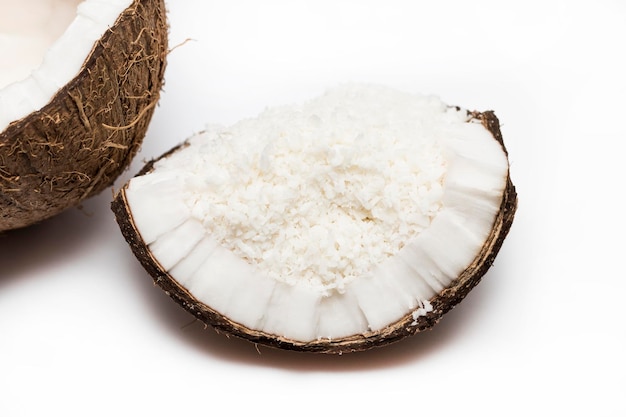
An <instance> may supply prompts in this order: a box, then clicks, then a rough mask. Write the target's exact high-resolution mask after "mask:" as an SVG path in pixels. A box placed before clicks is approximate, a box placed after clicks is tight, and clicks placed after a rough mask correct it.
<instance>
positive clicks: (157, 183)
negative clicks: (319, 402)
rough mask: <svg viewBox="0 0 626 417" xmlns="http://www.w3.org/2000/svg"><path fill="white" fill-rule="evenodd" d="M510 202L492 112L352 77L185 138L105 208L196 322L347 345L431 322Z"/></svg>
mask: <svg viewBox="0 0 626 417" xmlns="http://www.w3.org/2000/svg"><path fill="white" fill-rule="evenodd" d="M516 203H517V197H516V192H515V188H514V186H513V184H512V182H511V179H510V177H509V162H508V155H507V151H506V149H505V146H504V143H503V141H502V136H501V133H500V130H499V123H498V119H497V118H496V116H495V115H494V113H493V112H484V113H478V112H468V111H466V110H464V109H460V108H458V107H450V106H448V105H446V104H444V103H443V102H441V101H440V100H439V99H437V98H434V97H424V96H418V95H412V94H407V93H404V92H400V91H396V90H393V89H389V88H385V87H381V86H371V85H349V86H343V87H339V88H336V89H333V90H330V91H328V92H327V93H326V94H324V95H322V96H321V97H318V98H316V99H313V100H310V101H308V102H306V103H305V104H302V105H298V106H284V107H279V108H272V109H267V110H266V111H264V112H263V113H262V114H260V115H259V116H258V117H256V118H254V119H248V120H243V121H241V122H239V123H236V124H235V125H233V126H230V127H226V128H219V127H216V128H210V129H208V130H207V131H204V132H202V133H200V134H197V135H195V136H193V137H192V138H190V139H188V140H187V141H186V142H185V143H183V144H182V145H180V146H178V147H176V148H175V149H173V150H171V151H170V152H168V153H166V154H165V155H163V156H161V157H160V158H158V159H157V160H154V161H152V162H150V163H148V164H147V165H146V166H145V168H144V169H143V170H142V171H141V172H140V173H139V174H138V175H137V176H136V177H134V178H133V179H132V180H130V181H129V182H128V183H127V184H126V185H125V186H124V187H123V188H122V189H121V190H119V192H118V193H117V194H116V197H115V199H114V201H113V203H112V208H113V211H114V212H115V214H116V218H117V221H118V223H119V226H120V228H121V231H122V233H123V235H124V237H125V238H126V240H127V241H128V243H129V244H130V246H131V248H132V250H133V252H134V253H135V255H136V257H137V258H138V259H139V261H140V262H141V263H142V264H143V266H144V267H145V268H146V270H147V271H148V272H149V273H150V275H151V276H152V277H153V278H154V280H155V282H156V283H157V284H158V285H159V286H160V287H162V288H163V289H164V290H165V291H166V292H167V293H168V294H169V295H170V296H171V297H172V298H173V299H174V300H175V301H177V302H178V303H179V304H180V305H181V306H182V307H184V308H185V309H187V310H188V311H189V312H190V313H191V314H193V315H194V316H195V317H197V318H198V319H199V320H202V321H203V322H205V323H207V324H209V325H211V326H213V327H214V328H215V329H217V330H219V331H221V332H224V333H227V334H231V335H235V336H239V337H242V338H245V339H247V340H249V341H251V342H254V343H258V344H263V345H268V346H273V347H277V348H284V349H291V350H300V351H310V352H323V353H347V352H353V351H360V350H365V349H369V348H372V347H377V346H383V345H386V344H389V343H392V342H396V341H398V340H400V339H403V338H405V337H407V336H409V335H412V334H415V333H416V332H419V331H421V330H424V329H428V328H430V327H432V326H433V325H434V324H435V323H437V322H438V321H439V319H440V318H441V317H442V315H443V314H444V313H446V312H447V311H449V310H450V309H451V308H452V307H454V306H455V305H456V304H457V303H459V302H460V301H461V300H462V299H463V298H464V297H465V296H466V295H467V293H468V292H469V291H470V290H471V289H472V288H473V287H474V286H475V285H476V284H477V283H478V282H479V280H480V279H481V277H482V276H483V275H484V274H485V272H486V271H487V270H488V268H489V267H490V266H491V265H492V263H493V262H494V258H495V256H496V254H497V253H498V250H499V249H500V247H501V245H502V243H503V240H504V238H505V236H506V235H507V232H508V230H509V228H510V226H511V223H512V221H513V217H514V213H515V209H516Z"/></svg>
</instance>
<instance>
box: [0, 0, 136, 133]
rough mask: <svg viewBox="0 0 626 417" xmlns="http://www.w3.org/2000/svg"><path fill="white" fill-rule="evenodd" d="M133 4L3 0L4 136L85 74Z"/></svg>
mask: <svg viewBox="0 0 626 417" xmlns="http://www.w3.org/2000/svg"><path fill="white" fill-rule="evenodd" d="M131 3H132V0H109V1H102V0H84V1H82V2H81V1H79V0H0V10H1V11H2V12H1V13H0V56H1V57H2V59H1V60H0V132H2V131H3V130H4V129H5V128H6V127H7V126H8V125H9V123H11V122H13V121H15V120H19V119H21V118H23V117H25V116H27V115H28V114H30V113H32V112H33V111H36V110H39V109H40V108H41V107H43V106H44V105H46V104H47V103H48V102H49V101H50V99H51V98H52V97H53V95H54V94H55V93H56V92H57V91H58V90H59V89H60V88H62V87H63V86H64V85H66V84H67V83H68V82H69V81H70V80H72V78H74V77H75V76H76V75H77V73H78V72H79V71H80V69H81V67H82V65H83V63H84V61H85V58H86V57H87V55H88V54H89V52H90V51H91V50H92V48H93V47H94V44H95V42H96V41H97V40H98V39H99V38H100V37H101V36H102V35H103V34H104V32H105V31H106V30H107V29H108V28H109V27H111V26H113V24H114V23H115V21H116V20H117V18H118V16H119V15H120V14H121V13H122V12H123V11H124V10H125V9H126V8H127V7H128V6H129V5H130V4H131Z"/></svg>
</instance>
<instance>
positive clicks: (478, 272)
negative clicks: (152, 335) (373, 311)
mask: <svg viewBox="0 0 626 417" xmlns="http://www.w3.org/2000/svg"><path fill="white" fill-rule="evenodd" d="M468 115H469V116H470V118H471V119H472V120H474V121H478V122H480V123H481V124H482V125H483V126H484V127H485V128H486V130H488V131H489V132H490V133H491V135H492V136H493V138H494V140H495V141H497V142H498V143H499V144H500V146H501V147H502V150H503V151H504V153H505V154H506V155H507V156H508V154H507V152H506V149H505V146H504V142H503V139H502V134H501V132H500V126H499V122H498V119H497V117H496V116H495V114H494V113H493V112H491V111H487V112H483V113H480V112H471V113H468ZM185 146H187V145H186V144H182V145H180V146H178V147H176V148H174V149H172V150H171V151H169V152H168V153H166V154H164V155H163V156H161V157H160V158H158V159H156V160H153V161H151V162H149V163H148V164H147V165H146V166H145V167H144V168H143V169H142V170H141V172H139V173H138V175H137V176H142V175H145V174H147V173H150V172H152V171H153V168H154V164H155V163H156V162H157V161H159V160H160V159H162V158H165V157H168V156H170V155H172V154H173V153H175V152H177V151H179V150H180V149H183V148H184V147H185ZM127 186H128V184H127V185H126V186H125V187H124V188H122V189H121V190H119V192H118V193H117V194H116V196H115V199H114V201H113V202H112V204H111V207H112V210H113V212H114V213H115V216H116V220H117V222H118V224H119V227H120V229H121V232H122V234H123V236H124V238H125V239H126V241H127V242H128V243H129V245H130V247H131V249H132V251H133V253H134V254H135V256H136V257H137V259H138V260H139V261H140V262H141V264H142V265H143V267H144V268H145V269H146V271H147V272H148V273H149V274H150V275H151V276H152V278H153V279H154V282H155V283H156V284H157V285H158V286H160V287H161V288H162V289H163V290H164V291H165V292H166V293H167V294H168V295H169V296H170V297H171V298H172V299H173V300H175V301H176V302H177V303H178V304H179V305H181V306H182V307H183V308H184V309H186V310H187V311H188V312H189V313H191V314H192V315H193V316H195V317H196V318H197V319H198V320H201V321H202V322H204V323H206V324H208V325H210V326H212V327H214V328H215V329H216V330H218V331H219V332H223V333H226V334H228V335H233V336H237V337H240V338H243V339H246V340H248V341H251V342H253V343H256V344H261V345H266V346H270V347H275V348H281V349H288V350H296V351H306V352H317V353H330V354H342V353H347V352H355V351H362V350H366V349H370V348H373V347H380V346H384V345H388V344H390V343H393V342H397V341H399V340H401V339H404V338H406V337H408V336H410V335H413V334H415V333H417V332H420V331H423V330H426V329H430V328H431V327H432V326H434V325H435V324H436V323H437V322H439V320H440V319H441V318H442V316H443V315H444V314H445V313H446V312H448V311H449V310H450V309H452V308H453V307H454V306H456V305H457V304H458V303H459V302H460V301H461V300H462V299H463V298H464V297H465V296H466V295H467V294H468V293H469V292H470V290H471V289H472V288H474V286H476V284H478V282H479V281H480V280H481V278H482V277H483V275H484V274H485V273H486V272H487V270H488V269H489V268H490V267H491V265H492V264H493V262H494V259H495V257H496V255H497V253H498V251H499V250H500V248H501V246H502V244H503V241H504V239H505V237H506V236H507V233H508V232H509V229H510V227H511V224H512V222H513V218H514V214H515V211H516V207H517V194H516V190H515V187H514V185H513V183H512V182H511V179H510V177H509V176H508V174H507V178H506V185H505V188H504V191H503V193H502V199H501V203H500V208H499V211H498V212H497V215H496V216H495V220H494V222H493V226H492V228H491V231H490V232H489V234H488V237H487V239H486V240H485V242H484V245H483V246H482V249H481V250H480V251H479V253H478V254H477V255H476V257H475V259H474V260H473V261H472V262H471V264H470V265H469V266H467V268H466V269H465V270H463V271H462V273H460V274H459V275H458V277H457V278H456V279H454V280H453V281H452V283H451V284H450V285H448V286H447V287H446V288H445V289H444V290H442V291H440V292H439V293H438V294H436V295H435V296H433V297H432V298H431V299H430V300H428V309H424V308H420V309H419V311H418V310H417V309H416V310H414V311H410V312H409V313H407V314H406V315H404V316H403V317H402V318H400V319H399V320H397V321H395V322H393V323H390V324H389V325H387V326H385V327H384V328H383V329H382V330H376V331H368V332H362V333H359V334H354V335H352V336H349V337H342V338H337V339H332V340H331V339H327V338H320V339H317V340H313V341H306V342H302V341H297V340H292V339H290V338H286V337H281V336H278V335H276V334H270V333H266V332H263V331H259V330H255V329H252V328H249V327H247V326H244V325H242V324H240V323H238V322H236V321H233V320H231V319H230V318H229V317H226V316H225V315H224V314H220V313H219V312H218V311H216V310H215V309H213V308H211V307H210V306H208V305H206V304H205V303H203V302H202V301H200V300H198V299H197V298H196V297H194V295H192V294H191V293H190V291H189V290H188V289H187V288H185V286H183V285H181V284H180V283H179V282H178V281H177V280H176V279H175V278H174V277H172V276H171V275H170V273H169V272H168V271H167V270H166V269H165V268H163V267H162V266H161V264H160V262H159V260H158V259H156V258H155V256H154V255H153V253H152V251H151V249H150V247H149V246H148V245H147V244H146V243H145V242H144V240H143V238H142V235H141V233H140V232H139V230H138V228H137V225H136V224H135V221H134V219H133V212H132V210H131V208H130V207H129V203H128V200H127V195H126V188H127ZM380 302H381V303H384V302H385V300H380Z"/></svg>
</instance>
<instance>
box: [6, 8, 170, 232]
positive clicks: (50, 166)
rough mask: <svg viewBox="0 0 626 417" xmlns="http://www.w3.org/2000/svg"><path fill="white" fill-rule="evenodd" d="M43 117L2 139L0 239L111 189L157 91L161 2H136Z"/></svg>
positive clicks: (35, 115)
mask: <svg viewBox="0 0 626 417" xmlns="http://www.w3.org/2000/svg"><path fill="white" fill-rule="evenodd" d="M111 23H112V25H111V26H110V28H109V29H108V30H107V31H106V32H105V33H104V35H103V36H102V37H101V38H100V39H99V40H98V41H97V42H95V43H94V44H93V48H92V50H91V52H90V53H89V55H88V56H87V57H86V58H85V60H84V63H83V65H82V68H81V69H80V71H79V72H78V73H77V74H76V76H75V77H74V78H73V79H72V80H71V81H70V82H69V83H67V85H65V86H63V87H62V88H60V89H59V90H58V91H57V93H56V94H55V95H54V96H53V97H52V98H51V100H50V102H49V103H48V104H46V105H45V106H43V107H42V108H41V109H39V110H37V111H34V112H32V113H31V114H28V115H27V116H25V117H23V118H22V119H20V120H15V121H13V122H12V123H10V124H9V125H8V127H6V129H4V131H2V132H0V167H1V168H0V231H5V230H9V229H16V228H20V227H24V226H28V225H31V224H33V223H36V222H39V221H41V220H44V219H46V218H49V217H51V216H54V215H56V214H58V213H60V212H62V211H63V210H65V209H67V208H69V207H73V206H76V205H78V204H79V203H80V202H81V201H83V200H84V199H85V198H87V197H90V196H93V195H95V194H97V193H99V192H101V191H102V190H104V189H105V188H107V187H109V186H111V185H112V183H113V181H114V180H115V179H116V178H117V177H118V176H119V175H120V174H121V173H122V171H123V170H124V169H125V168H126V167H127V166H128V165H129V163H130V161H131V159H132V158H133V157H134V155H135V154H136V153H137V151H138V149H139V147H140V145H141V142H142V140H143V138H144V136H145V133H146V130H147V128H148V124H149V122H150V119H151V117H152V114H153V112H154V109H155V106H156V105H157V102H158V100H159V94H160V91H161V88H162V86H163V79H164V71H165V66H166V55H167V52H168V39H167V33H168V27H167V22H166V9H165V4H164V1H163V0H135V1H133V2H132V3H131V4H130V6H129V7H127V8H126V9H125V10H124V11H123V12H122V13H121V14H120V15H119V17H118V18H117V20H116V21H114V22H111Z"/></svg>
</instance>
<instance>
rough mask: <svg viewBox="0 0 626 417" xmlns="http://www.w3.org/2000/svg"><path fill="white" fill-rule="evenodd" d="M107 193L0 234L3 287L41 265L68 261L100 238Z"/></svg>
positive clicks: (1, 282)
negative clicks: (38, 221)
mask: <svg viewBox="0 0 626 417" xmlns="http://www.w3.org/2000/svg"><path fill="white" fill-rule="evenodd" d="M107 199H109V200H110V196H109V195H108V193H106V192H105V193H102V194H101V195H99V196H96V197H93V198H91V199H89V200H87V201H85V202H83V205H82V206H81V207H76V208H70V209H68V210H66V211H64V212H62V213H61V214H59V215H57V216H55V217H52V218H50V219H47V220H44V221H42V222H40V223H37V224H34V225H31V226H28V227H24V228H20V229H15V230H9V231H5V232H2V233H0V271H1V272H0V289H1V288H2V286H3V285H6V284H8V283H9V282H10V281H12V280H17V279H20V278H22V277H32V276H33V273H34V272H36V271H37V270H40V269H42V268H49V267H50V266H51V265H54V264H55V263H57V262H67V259H68V256H75V255H76V253H77V252H79V251H80V250H81V249H82V248H86V247H89V243H90V242H92V241H94V240H95V239H99V238H100V237H101V236H102V235H101V233H102V232H103V230H102V229H103V228H105V227H107V223H109V222H108V221H103V219H102V217H104V216H105V213H106V210H107V209H108V204H107Z"/></svg>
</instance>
